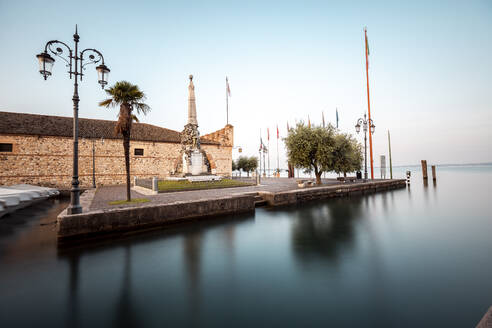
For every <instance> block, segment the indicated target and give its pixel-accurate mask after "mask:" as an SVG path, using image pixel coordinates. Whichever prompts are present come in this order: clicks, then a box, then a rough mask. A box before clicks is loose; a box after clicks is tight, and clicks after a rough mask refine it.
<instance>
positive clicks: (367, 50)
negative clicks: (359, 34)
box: [364, 27, 374, 180]
mask: <svg viewBox="0 0 492 328" xmlns="http://www.w3.org/2000/svg"><path fill="white" fill-rule="evenodd" d="M364 37H365V43H366V80H367V116H368V117H369V121H368V122H369V153H370V156H371V179H373V180H374V166H373V160H372V133H371V128H370V125H371V123H370V122H372V121H371V101H370V98H369V58H368V55H369V49H368V45H367V27H364Z"/></svg>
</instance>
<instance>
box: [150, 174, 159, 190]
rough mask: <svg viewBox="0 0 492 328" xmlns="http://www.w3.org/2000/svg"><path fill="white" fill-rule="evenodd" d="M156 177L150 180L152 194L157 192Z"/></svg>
mask: <svg viewBox="0 0 492 328" xmlns="http://www.w3.org/2000/svg"><path fill="white" fill-rule="evenodd" d="M158 181H159V180H157V177H153V178H152V191H153V192H159V184H158Z"/></svg>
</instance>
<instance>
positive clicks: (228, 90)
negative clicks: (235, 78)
mask: <svg viewBox="0 0 492 328" xmlns="http://www.w3.org/2000/svg"><path fill="white" fill-rule="evenodd" d="M226 92H227V95H228V96H229V97H230V96H231V88H229V80H228V79H227V76H226Z"/></svg>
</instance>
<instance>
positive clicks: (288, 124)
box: [287, 122, 290, 133]
mask: <svg viewBox="0 0 492 328" xmlns="http://www.w3.org/2000/svg"><path fill="white" fill-rule="evenodd" d="M289 131H290V129H289V122H287V133H289Z"/></svg>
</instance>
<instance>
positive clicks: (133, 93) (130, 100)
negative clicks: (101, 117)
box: [99, 81, 150, 114]
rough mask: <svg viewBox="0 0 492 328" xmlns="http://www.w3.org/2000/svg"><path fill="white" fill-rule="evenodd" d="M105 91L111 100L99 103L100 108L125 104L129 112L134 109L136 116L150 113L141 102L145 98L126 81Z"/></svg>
mask: <svg viewBox="0 0 492 328" xmlns="http://www.w3.org/2000/svg"><path fill="white" fill-rule="evenodd" d="M105 91H106V93H107V94H108V96H111V98H108V99H106V100H103V101H101V102H100V103H99V106H101V107H107V108H109V107H116V106H120V105H122V104H127V105H129V106H130V108H131V110H134V109H136V110H137V113H138V114H140V113H142V114H147V113H148V112H149V111H150V107H149V106H148V105H147V104H145V103H143V102H142V101H143V100H145V99H146V97H145V94H144V93H143V91H141V90H140V89H139V88H138V86H137V85H134V84H131V83H130V82H127V81H119V82H116V83H115V84H114V85H113V86H112V87H110V88H108V89H106V90H105Z"/></svg>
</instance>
